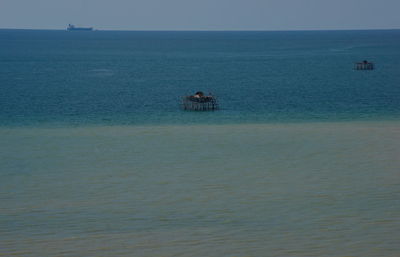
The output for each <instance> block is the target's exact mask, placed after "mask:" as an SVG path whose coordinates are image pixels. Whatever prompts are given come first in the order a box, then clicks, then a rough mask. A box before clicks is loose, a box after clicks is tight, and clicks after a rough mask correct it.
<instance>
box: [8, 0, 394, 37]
mask: <svg viewBox="0 0 400 257" xmlns="http://www.w3.org/2000/svg"><path fill="white" fill-rule="evenodd" d="M399 12H400V0H69V1H66V0H0V28H34V29H64V28H65V27H66V25H67V24H68V23H73V24H76V25H81V26H93V27H95V28H96V29H120V30H308V29H391V28H395V29H400V14H399Z"/></svg>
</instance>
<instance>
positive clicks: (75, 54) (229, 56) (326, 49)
mask: <svg viewBox="0 0 400 257" xmlns="http://www.w3.org/2000/svg"><path fill="white" fill-rule="evenodd" d="M364 59H367V60H370V61H373V62H374V63H375V65H376V69H375V70H373V71H354V70H353V63H354V62H357V61H361V60H364ZM399 66H400V31H399V30H382V31H302V32H300V31H298V32H112V31H94V32H67V31H35V30H0V125H2V126H25V125H40V124H47V125H63V126H64V125H90V124H106V125H127V124H129V125H132V124H187V123H211V124H220V123H242V122H245V123H246V122H248V123H258V122H261V123H265V122H267V123H268V122H281V121H315V120H317V121H332V120H335V121H340V120H364V119H374V120H376V119H397V118H398V115H399V113H400V105H399V102H400V72H399ZM198 90H201V91H204V92H206V93H208V92H212V93H213V94H214V95H216V96H218V98H219V102H220V106H221V110H219V111H217V112H207V113H193V112H184V111H182V110H181V109H180V108H179V103H180V98H181V96H184V95H188V94H191V93H194V92H195V91H198Z"/></svg>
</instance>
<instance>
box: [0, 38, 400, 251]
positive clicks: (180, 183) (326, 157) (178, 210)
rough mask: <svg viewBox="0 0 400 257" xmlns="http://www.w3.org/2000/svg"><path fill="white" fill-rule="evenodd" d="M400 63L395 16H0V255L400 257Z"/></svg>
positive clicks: (399, 39)
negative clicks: (185, 99) (301, 26)
mask: <svg viewBox="0 0 400 257" xmlns="http://www.w3.org/2000/svg"><path fill="white" fill-rule="evenodd" d="M364 59H367V60H370V61H373V62H374V63H375V65H376V69H375V70H373V71H355V70H353V69H352V68H353V63H354V62H356V61H362V60H364ZM399 67H400V31H399V30H393V31H329V32H328V31H325V32H324V31H314V32H106V31H94V32H66V31H29V30H26V31H24V30H0V142H1V143H0V256H135V257H136V256H139V257H142V256H143V257H161V256H163V257H166V256H168V257H169V256H171V257H172V256H189V257H204V256H213V257H214V256H215V257H221V256H241V257H245V256H254V257H259V256H277V257H278V256H296V257H297V256H304V257H309V256H318V257H319V256H337V257H339V256H340V257H342V256H357V257H358V256H362V257H375V256H390V257H397V256H399V255H400V241H399V238H400V232H399V231H400V200H399V199H400V172H399V167H400V158H399V157H400V120H399V117H400V116H399V115H400V105H399V103H400V72H399ZM198 90H201V91H204V92H205V93H208V92H212V93H213V94H214V95H216V96H218V99H219V102H220V106H221V110H219V111H215V112H200V113H198V112H184V111H182V110H180V108H179V107H180V106H179V104H180V98H181V97H182V96H184V95H188V94H192V93H193V92H195V91H198Z"/></svg>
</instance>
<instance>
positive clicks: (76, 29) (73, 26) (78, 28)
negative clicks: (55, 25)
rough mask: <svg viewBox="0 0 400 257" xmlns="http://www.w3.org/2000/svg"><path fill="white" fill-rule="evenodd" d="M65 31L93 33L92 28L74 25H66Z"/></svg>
mask: <svg viewBox="0 0 400 257" xmlns="http://www.w3.org/2000/svg"><path fill="white" fill-rule="evenodd" d="M67 30H68V31H93V28H92V27H90V28H83V27H75V25H72V24H68V27H67Z"/></svg>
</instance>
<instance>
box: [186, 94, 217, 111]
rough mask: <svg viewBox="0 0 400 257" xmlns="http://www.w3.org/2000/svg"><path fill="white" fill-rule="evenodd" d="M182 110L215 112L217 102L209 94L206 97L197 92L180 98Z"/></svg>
mask: <svg viewBox="0 0 400 257" xmlns="http://www.w3.org/2000/svg"><path fill="white" fill-rule="evenodd" d="M182 108H183V109H184V110H186V111H215V110H218V102H217V99H216V98H215V96H213V95H211V94H210V95H208V96H206V95H204V94H203V92H197V93H196V94H194V95H190V96H184V97H183V98H182Z"/></svg>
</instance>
